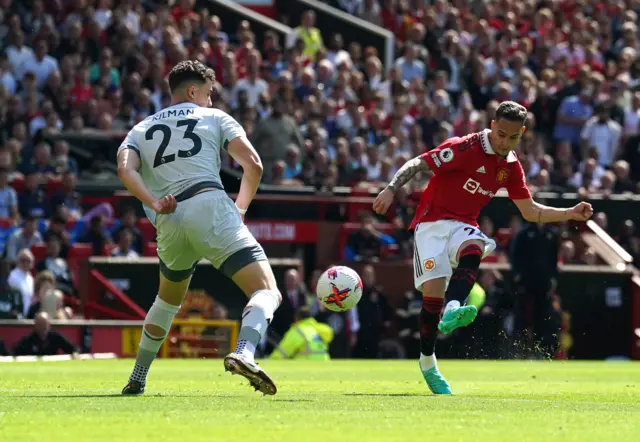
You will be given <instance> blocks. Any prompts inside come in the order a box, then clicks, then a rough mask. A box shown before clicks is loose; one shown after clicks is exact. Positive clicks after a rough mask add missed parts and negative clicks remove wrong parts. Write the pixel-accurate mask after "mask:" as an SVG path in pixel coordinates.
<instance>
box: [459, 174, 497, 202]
mask: <svg viewBox="0 0 640 442" xmlns="http://www.w3.org/2000/svg"><path fill="white" fill-rule="evenodd" d="M462 188H463V189H464V190H466V191H467V192H469V193H473V194H475V193H479V194H480V195H485V196H488V197H490V198H493V197H494V196H496V194H495V193H493V192H491V191H490V190H484V189H483V188H482V187H480V183H479V182H477V181H476V180H474V179H471V178H469V179H468V180H467V182H466V183H464V184H463V185H462Z"/></svg>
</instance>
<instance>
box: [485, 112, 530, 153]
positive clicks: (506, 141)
mask: <svg viewBox="0 0 640 442" xmlns="http://www.w3.org/2000/svg"><path fill="white" fill-rule="evenodd" d="M524 131H525V127H524V126H523V125H522V123H520V122H519V121H509V120H504V119H500V120H493V121H491V135H493V136H492V137H491V138H492V139H491V147H493V150H494V151H495V152H496V153H497V154H498V155H500V156H503V157H506V156H507V155H508V154H509V152H511V151H512V150H513V149H515V148H516V146H517V145H518V142H519V141H520V138H521V137H522V134H523V133H524Z"/></svg>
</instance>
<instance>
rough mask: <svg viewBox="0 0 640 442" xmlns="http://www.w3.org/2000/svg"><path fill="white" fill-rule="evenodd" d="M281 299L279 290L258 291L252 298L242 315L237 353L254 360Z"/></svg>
mask: <svg viewBox="0 0 640 442" xmlns="http://www.w3.org/2000/svg"><path fill="white" fill-rule="evenodd" d="M281 299H282V296H281V295H280V292H278V291H277V290H258V291H257V292H255V293H254V294H253V295H252V296H251V299H249V302H248V303H247V306H246V307H245V309H244V312H243V315H242V325H241V326H240V334H239V335H238V344H237V345H236V350H235V353H237V354H239V355H242V356H244V357H246V358H250V359H253V356H254V354H255V352H256V347H257V346H258V343H259V342H260V340H261V339H262V338H263V337H264V335H265V334H266V332H267V327H268V326H269V324H270V323H271V320H272V319H273V313H274V312H275V311H276V309H277V308H278V306H279V305H280V300H281Z"/></svg>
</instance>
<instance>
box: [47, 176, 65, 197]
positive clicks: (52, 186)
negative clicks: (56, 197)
mask: <svg viewBox="0 0 640 442" xmlns="http://www.w3.org/2000/svg"><path fill="white" fill-rule="evenodd" d="M60 189H62V181H61V180H59V179H57V178H49V180H48V181H47V195H49V196H51V195H53V194H55V193H56V192H57V191H58V190H60Z"/></svg>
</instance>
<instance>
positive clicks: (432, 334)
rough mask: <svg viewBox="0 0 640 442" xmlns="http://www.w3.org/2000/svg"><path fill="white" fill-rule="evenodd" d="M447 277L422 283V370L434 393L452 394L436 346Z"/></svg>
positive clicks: (420, 362) (420, 363)
mask: <svg viewBox="0 0 640 442" xmlns="http://www.w3.org/2000/svg"><path fill="white" fill-rule="evenodd" d="M446 284H447V278H446V277H439V278H435V279H430V280H428V281H425V282H423V283H422V284H421V286H420V289H421V290H422V310H421V311H420V361H419V365H420V371H421V372H422V376H423V377H424V380H425V382H426V383H427V386H428V387H429V389H430V390H431V392H432V393H434V394H451V387H450V386H449V383H448V382H447V381H446V380H445V379H444V377H442V375H441V374H440V371H439V370H438V365H437V362H436V355H435V346H436V339H437V337H438V328H437V325H438V321H439V320H440V313H441V312H442V306H443V304H444V292H445V287H446Z"/></svg>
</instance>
